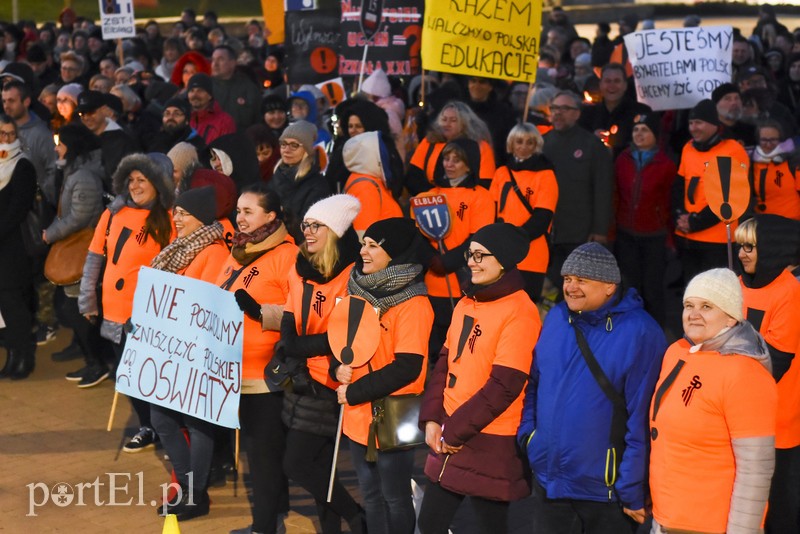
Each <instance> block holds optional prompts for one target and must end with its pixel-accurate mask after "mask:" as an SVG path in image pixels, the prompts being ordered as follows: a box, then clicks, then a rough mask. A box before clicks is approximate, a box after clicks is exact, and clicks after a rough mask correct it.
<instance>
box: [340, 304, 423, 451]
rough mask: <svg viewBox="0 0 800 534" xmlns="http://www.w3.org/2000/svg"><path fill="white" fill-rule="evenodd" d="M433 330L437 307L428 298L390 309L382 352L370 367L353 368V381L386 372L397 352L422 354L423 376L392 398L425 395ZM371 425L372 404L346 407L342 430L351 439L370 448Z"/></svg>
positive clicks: (384, 320)
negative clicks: (384, 370) (429, 343)
mask: <svg viewBox="0 0 800 534" xmlns="http://www.w3.org/2000/svg"><path fill="white" fill-rule="evenodd" d="M432 327H433V308H431V303H430V301H429V300H428V299H427V298H426V297H424V296H421V295H420V296H416V297H412V298H410V299H408V300H407V301H405V302H402V303H400V304H398V305H397V306H394V307H392V308H390V309H389V310H388V311H387V312H386V313H385V314H383V317H381V340H380V344H379V345H378V350H377V351H376V352H375V355H374V356H373V357H372V358H371V359H370V361H369V365H362V366H361V367H355V368H353V378H352V382H357V381H358V380H359V379H361V378H363V377H364V376H367V375H368V374H369V373H370V372H374V371H378V370H379V369H383V368H384V367H386V366H387V365H389V364H390V363H392V362H393V361H394V359H395V358H394V355H395V354H397V353H406V354H419V355H420V356H421V357H422V371H421V372H420V374H419V376H418V377H417V378H416V379H415V380H414V381H413V382H411V383H410V384H407V385H406V386H404V387H402V388H400V389H398V390H397V391H395V392H394V393H392V395H410V394H420V393H422V390H423V389H424V387H425V377H426V374H427V369H428V338H429V337H430V335H431V328H432ZM370 368H372V370H371V371H370ZM371 422H372V403H370V402H365V403H362V404H358V405H356V406H350V405H345V407H344V422H343V424H342V430H343V432H344V434H345V435H346V436H347V437H348V438H350V439H352V440H353V441H355V442H356V443H360V444H361V445H367V438H368V437H369V425H370V423H371Z"/></svg>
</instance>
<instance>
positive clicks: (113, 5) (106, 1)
mask: <svg viewBox="0 0 800 534" xmlns="http://www.w3.org/2000/svg"><path fill="white" fill-rule="evenodd" d="M100 28H101V31H102V34H103V39H127V38H130V37H136V21H135V20H134V17H133V0H100Z"/></svg>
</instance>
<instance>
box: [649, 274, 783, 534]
mask: <svg viewBox="0 0 800 534" xmlns="http://www.w3.org/2000/svg"><path fill="white" fill-rule="evenodd" d="M742 306H743V301H742V291H741V288H740V286H739V281H738V280H737V279H736V275H735V274H734V273H733V272H732V271H730V270H728V269H711V270H709V271H706V272H704V273H701V274H699V275H698V276H696V277H695V278H693V279H692V280H691V282H689V285H688V286H687V287H686V292H685V293H684V295H683V330H684V336H683V338H682V339H680V340H679V341H676V342H675V343H673V344H672V345H671V346H670V347H669V348H668V349H667V353H666V354H665V355H664V361H663V363H662V365H661V376H660V377H659V379H658V383H657V384H656V388H655V394H654V395H653V400H652V402H651V406H650V412H649V421H650V448H651V453H650V492H651V494H652V497H653V528H652V530H651V531H650V532H652V533H653V534H666V533H667V532H731V533H732V532H742V533H745V532H747V533H756V532H761V530H760V529H761V527H762V524H763V519H764V511H765V507H766V504H767V497H768V494H769V486H770V479H771V478H772V474H773V469H774V467H775V412H776V408H777V397H778V394H777V392H776V387H775V380H774V379H773V378H772V375H771V372H770V371H771V369H772V365H771V364H770V359H769V352H768V350H767V347H766V343H765V342H764V339H763V338H762V337H761V335H760V334H759V333H758V332H756V330H755V329H754V328H753V327H752V326H751V325H750V323H748V322H747V321H745V320H744V317H743V314H742Z"/></svg>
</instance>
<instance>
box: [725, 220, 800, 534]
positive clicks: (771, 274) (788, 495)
mask: <svg viewBox="0 0 800 534" xmlns="http://www.w3.org/2000/svg"><path fill="white" fill-rule="evenodd" d="M799 241H800V223H797V222H796V221H792V220H790V219H786V218H784V217H780V216H778V215H756V216H755V217H754V218H752V219H748V220H746V221H745V222H743V223H742V224H741V225H740V226H739V227H738V228H737V229H736V243H737V245H738V246H739V265H740V267H741V273H742V275H741V276H740V277H739V280H740V281H741V283H742V294H743V297H744V308H743V309H744V316H745V319H747V320H748V321H749V322H750V323H751V324H752V325H753V327H754V328H756V329H757V330H758V331H759V333H760V334H761V335H762V336H764V341H766V343H767V349H769V355H770V360H771V361H772V376H773V377H774V378H775V381H776V382H777V383H778V415H777V417H778V420H777V427H776V431H775V448H776V449H775V476H774V477H773V478H772V488H771V490H770V497H769V512H768V513H767V530H768V531H769V532H800V361H798V359H797V358H796V351H797V347H798V345H800V307H798V303H800V282H798V280H797V279H796V278H795V277H794V276H793V275H792V273H791V272H790V271H789V270H787V267H789V266H790V265H792V264H793V263H794V262H795V261H796V260H797V250H798V249H797V245H798V242H799Z"/></svg>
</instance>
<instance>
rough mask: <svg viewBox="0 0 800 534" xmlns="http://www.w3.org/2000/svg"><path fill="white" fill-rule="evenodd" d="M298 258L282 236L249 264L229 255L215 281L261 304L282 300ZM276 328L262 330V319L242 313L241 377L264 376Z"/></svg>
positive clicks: (256, 377) (276, 339)
mask: <svg viewBox="0 0 800 534" xmlns="http://www.w3.org/2000/svg"><path fill="white" fill-rule="evenodd" d="M296 258H297V247H296V246H295V245H294V244H292V243H291V242H290V241H289V240H288V239H284V240H283V242H281V243H279V244H278V245H277V246H276V247H274V248H272V249H270V250H268V251H267V252H265V253H264V254H262V255H261V256H260V257H259V258H258V259H256V260H255V261H253V262H252V263H250V264H248V265H244V266H243V265H241V264H240V263H239V262H238V261H236V260H235V259H234V257H233V256H232V255H229V256H228V258H227V259H226V261H225V263H224V264H223V266H222V270H221V271H220V273H219V276H218V277H217V279H216V281H215V283H216V285H218V286H220V287H221V288H222V289H226V290H227V291H230V292H231V293H233V292H235V291H236V290H237V289H244V290H245V291H247V292H248V293H249V294H250V296H251V297H253V298H254V299H255V300H256V302H259V303H261V304H264V303H268V304H281V305H282V304H283V303H285V302H286V299H287V298H288V294H289V282H288V281H287V279H286V278H287V275H288V273H289V271H291V270H292V267H293V266H294V262H295V259H296ZM280 337H281V335H280V332H277V331H272V330H268V331H263V330H262V329H261V322H260V321H256V320H255V319H251V318H250V317H248V316H247V315H245V316H244V337H243V344H242V380H263V379H264V367H266V366H267V364H268V363H269V361H270V360H271V359H272V355H273V353H274V351H275V343H277V342H278V340H279V339H280Z"/></svg>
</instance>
